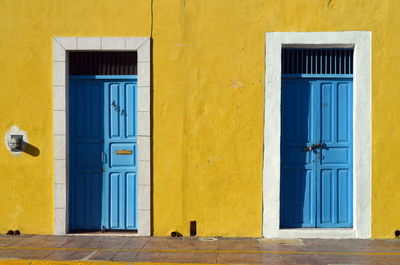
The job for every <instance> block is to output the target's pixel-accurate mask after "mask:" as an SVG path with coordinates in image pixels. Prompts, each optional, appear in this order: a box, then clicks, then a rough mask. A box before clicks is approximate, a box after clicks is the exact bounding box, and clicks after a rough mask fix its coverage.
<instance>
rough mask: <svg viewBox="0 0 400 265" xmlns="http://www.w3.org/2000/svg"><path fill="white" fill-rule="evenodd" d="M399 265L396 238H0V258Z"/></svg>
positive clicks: (69, 236)
mask: <svg viewBox="0 0 400 265" xmlns="http://www.w3.org/2000/svg"><path fill="white" fill-rule="evenodd" d="M2 259H21V260H44V261H46V260H50V261H109V262H111V261H120V262H152V263H203V264H310V265H311V264H318V265H320V264H385V265H386V264H397V265H398V264H400V240H355V239H340V240H339V239H302V240H277V239H275V240H267V239H262V238H259V239H257V238H167V237H133V236H130V237H125V236H76V235H68V236H40V235H20V236H0V260H2Z"/></svg>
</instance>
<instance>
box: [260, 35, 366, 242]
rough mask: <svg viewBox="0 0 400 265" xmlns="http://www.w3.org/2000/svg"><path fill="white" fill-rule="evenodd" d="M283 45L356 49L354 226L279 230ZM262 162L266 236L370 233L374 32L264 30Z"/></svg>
mask: <svg viewBox="0 0 400 265" xmlns="http://www.w3.org/2000/svg"><path fill="white" fill-rule="evenodd" d="M282 47H298V48H301V47H303V48H321V47H324V48H349V47H352V48H354V64H353V67H354V69H353V73H354V78H353V89H354V90H353V93H354V94H353V101H354V102H353V139H354V146H353V150H354V151H353V228H335V229H333V228H329V229H326V228H315V229H310V228H305V229H280V227H279V224H280V216H279V215H280V213H279V209H280V167H281V161H280V145H281V51H282ZM265 62H266V64H265V67H266V68H265V98H264V161H263V236H264V237H267V238H370V237H371V168H372V166H371V142H372V131H371V64H372V58H371V32H369V31H342V32H268V33H266V58H265Z"/></svg>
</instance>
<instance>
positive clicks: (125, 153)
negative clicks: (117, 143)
mask: <svg viewBox="0 0 400 265" xmlns="http://www.w3.org/2000/svg"><path fill="white" fill-rule="evenodd" d="M115 154H117V155H131V154H132V150H124V149H120V150H117V151H115Z"/></svg>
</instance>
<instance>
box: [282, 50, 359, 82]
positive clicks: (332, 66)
mask: <svg viewBox="0 0 400 265" xmlns="http://www.w3.org/2000/svg"><path fill="white" fill-rule="evenodd" d="M282 74H284V75H293V74H295V75H298V74H308V75H352V74H353V49H303V48H283V49H282Z"/></svg>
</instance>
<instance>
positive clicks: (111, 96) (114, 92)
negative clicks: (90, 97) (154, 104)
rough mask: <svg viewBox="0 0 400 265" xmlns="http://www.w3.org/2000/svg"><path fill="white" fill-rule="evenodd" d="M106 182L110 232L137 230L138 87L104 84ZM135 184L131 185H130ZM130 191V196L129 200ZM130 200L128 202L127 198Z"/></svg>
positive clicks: (106, 225)
mask: <svg viewBox="0 0 400 265" xmlns="http://www.w3.org/2000/svg"><path fill="white" fill-rule="evenodd" d="M104 99H105V106H104V108H105V116H106V118H105V124H108V125H109V127H105V128H104V135H105V137H104V150H105V153H106V154H108V157H109V159H108V161H106V162H105V167H104V169H105V172H104V183H105V186H106V189H107V188H108V189H109V191H108V193H109V194H110V198H111V199H110V201H109V205H108V206H107V207H106V208H107V209H109V214H106V215H104V216H103V225H104V227H105V228H107V229H123V230H126V229H136V208H137V205H136V200H132V196H134V198H136V194H137V191H136V157H137V156H136V115H135V113H136V84H135V83H133V82H122V81H112V82H105V92H104ZM128 185H132V186H128ZM128 192H129V193H130V194H129V197H128ZM128 198H129V199H128Z"/></svg>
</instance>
